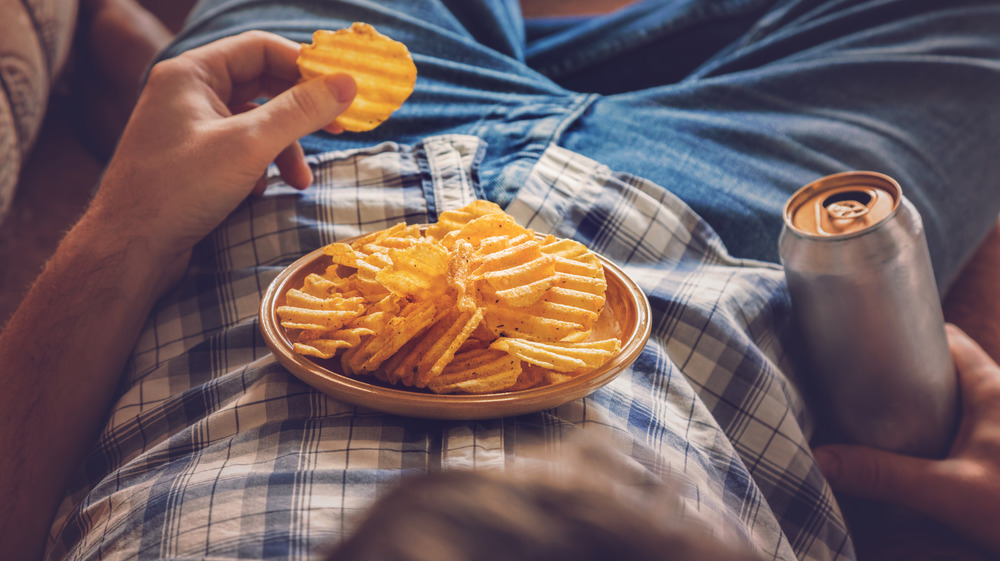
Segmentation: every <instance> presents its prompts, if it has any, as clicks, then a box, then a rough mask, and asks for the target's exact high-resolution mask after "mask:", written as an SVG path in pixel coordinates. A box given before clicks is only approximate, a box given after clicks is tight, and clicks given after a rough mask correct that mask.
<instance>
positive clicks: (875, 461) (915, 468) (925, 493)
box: [813, 445, 947, 513]
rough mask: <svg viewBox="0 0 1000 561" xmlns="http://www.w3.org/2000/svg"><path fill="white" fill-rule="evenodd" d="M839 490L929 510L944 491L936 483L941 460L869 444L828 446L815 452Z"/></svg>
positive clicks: (829, 478) (835, 487)
mask: <svg viewBox="0 0 1000 561" xmlns="http://www.w3.org/2000/svg"><path fill="white" fill-rule="evenodd" d="M813 455H814V456H815V458H816V462H817V463H818V464H819V467H820V470H821V471H822V472H823V475H825V476H826V478H827V480H829V482H830V486H831V487H833V489H834V490H836V491H841V492H844V493H847V494H849V495H854V496H856V497H861V498H864V499H871V500H875V501H881V502H886V503H891V504H895V505H900V506H906V507H909V508H913V509H915V510H918V511H921V512H924V513H927V512H929V511H933V510H934V509H935V508H936V502H937V501H938V499H939V498H940V496H941V494H942V492H944V493H947V491H946V490H944V489H941V487H940V486H939V485H935V483H937V481H934V480H935V479H936V477H935V476H936V474H937V472H936V470H935V469H934V468H935V465H936V464H937V461H935V460H928V459H924V458H915V457H912V456H903V455H900V454H896V453H893V452H887V451H884V450H878V449H875V448H868V447H865V446H848V445H827V446H820V447H818V448H816V450H814V451H813Z"/></svg>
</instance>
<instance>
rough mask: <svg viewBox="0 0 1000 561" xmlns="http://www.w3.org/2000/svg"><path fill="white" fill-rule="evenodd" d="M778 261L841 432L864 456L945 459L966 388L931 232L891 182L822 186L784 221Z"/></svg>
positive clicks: (800, 195) (859, 180)
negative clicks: (878, 451)
mask: <svg viewBox="0 0 1000 561" xmlns="http://www.w3.org/2000/svg"><path fill="white" fill-rule="evenodd" d="M784 219H785V225H784V228H783V229H782V233H781V237H780V241H779V250H780V254H781V262H782V266H783V267H784V269H785V276H786V278H787V281H788V288H789V291H790V293H791V298H792V308H793V310H794V311H795V317H796V320H797V322H798V328H799V331H800V333H801V334H802V336H803V342H804V344H805V350H806V351H807V353H806V354H807V355H808V359H809V367H810V368H808V369H807V370H806V372H807V377H809V378H810V379H812V380H813V381H814V382H815V386H816V388H817V389H818V390H819V392H821V394H820V395H821V399H822V400H823V401H825V403H824V405H825V406H826V408H827V412H828V414H829V417H830V420H831V421H832V422H833V425H834V430H835V431H836V432H839V433H840V435H839V436H840V438H842V439H846V440H847V441H851V442H854V443H857V444H864V445H868V446H874V447H877V448H882V449H886V450H892V451H895V452H901V453H907V454H915V455H921V456H940V455H942V454H944V453H945V452H947V449H948V446H949V444H950V441H951V439H952V437H953V434H954V431H955V427H956V423H957V419H958V384H957V379H956V374H955V367H954V363H953V361H952V359H951V354H950V352H949V349H948V344H947V340H946V337H945V331H944V316H943V314H942V311H941V300H940V295H939V294H938V290H937V285H936V282H935V280H934V272H933V269H932V268H931V259H930V253H929V251H928V249H927V239H926V236H925V234H924V228H923V222H922V221H921V219H920V215H919V213H918V212H917V210H916V208H914V206H913V205H912V204H911V203H910V202H909V201H908V200H906V198H905V197H903V192H902V189H901V188H900V186H899V184H898V183H897V182H896V181H895V180H893V179H892V178H890V177H888V176H886V175H883V174H880V173H874V172H865V171H852V172H845V173H838V174H835V175H830V176H827V177H824V178H821V179H818V180H816V181H814V182H812V183H810V184H808V185H806V186H805V187H803V188H802V189H800V190H799V191H798V192H796V193H795V194H794V195H792V197H791V198H790V199H789V200H788V202H787V203H786V205H785V211H784Z"/></svg>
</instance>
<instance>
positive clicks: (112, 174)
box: [88, 32, 356, 284]
mask: <svg viewBox="0 0 1000 561" xmlns="http://www.w3.org/2000/svg"><path fill="white" fill-rule="evenodd" d="M298 55H299V45H298V44H297V43H295V42H292V41H289V40H286V39H283V38H281V37H279V36H277V35H272V34H269V33H263V32H248V33H244V34H241V35H238V36H235V37H230V38H226V39H222V40H220V41H217V42H214V43H212V44H209V45H206V46H204V47H201V48H198V49H194V50H191V51H188V52H187V53H185V54H183V55H180V56H178V57H177V58H174V59H170V60H166V61H164V62H161V63H159V64H157V65H156V66H154V67H153V69H152V71H151V72H150V75H149V80H148V82H147V84H146V87H145V89H144V91H143V92H142V95H141V96H140V98H139V101H138V103H137V105H136V108H135V112H134V113H133V115H132V117H131V119H130V121H129V123H128V125H127V126H126V128H125V131H124V133H123V135H122V138H121V141H120V144H119V146H118V148H117V150H116V152H115V155H114V157H113V158H112V160H111V162H110V164H109V165H108V169H107V172H106V174H105V176H104V179H103V180H102V184H101V187H100V189H99V191H98V193H97V195H96V197H95V199H94V203H93V205H92V207H91V209H90V210H89V211H88V213H90V214H92V215H94V216H95V218H97V219H99V220H100V221H101V223H102V224H104V225H105V227H106V228H105V230H106V231H107V232H108V233H109V235H112V236H128V237H129V238H131V239H135V240H136V241H137V242H139V243H140V244H141V245H142V246H143V248H144V250H145V251H148V252H150V255H151V257H152V258H153V259H154V262H156V263H158V265H160V266H163V267H164V268H165V271H164V272H165V276H166V278H167V279H168V281H169V280H172V279H176V278H178V277H179V275H180V274H181V273H182V272H183V270H184V268H185V267H186V266H187V262H188V259H189V256H190V251H191V248H192V247H193V246H194V244H196V243H197V242H198V241H199V240H201V239H202V238H203V237H204V236H205V235H207V234H208V233H209V232H210V231H211V230H212V229H214V228H215V227H216V226H217V225H218V224H219V223H220V222H221V221H222V220H223V219H224V218H225V217H226V216H227V215H229V213H231V212H232V211H233V210H234V209H235V208H236V206H237V205H239V204H240V202H241V201H243V200H244V199H245V198H246V197H247V195H249V194H250V193H251V192H257V193H259V192H260V191H263V187H264V183H263V176H264V173H265V172H266V170H267V167H268V165H270V164H271V163H272V162H274V163H276V164H277V166H278V169H279V171H280V172H281V176H282V178H283V179H284V180H285V181H286V182H287V183H288V184H289V185H292V186H294V187H297V188H305V187H307V186H308V185H309V184H310V183H312V179H313V178H312V173H311V171H310V169H309V167H308V165H306V163H305V160H304V156H303V153H302V149H301V147H300V146H299V145H298V139H299V138H300V137H302V136H304V135H306V134H309V133H311V132H314V131H316V130H318V129H320V128H324V127H329V126H330V125H331V123H332V122H333V120H334V119H335V118H336V117H337V116H338V115H340V114H341V113H342V112H343V111H344V110H345V109H347V107H348V106H349V105H350V104H351V101H352V100H353V98H354V95H355V90H356V87H355V83H354V80H353V79H352V78H351V77H349V76H347V75H344V74H337V75H333V76H321V77H316V78H314V79H311V80H308V81H303V82H301V83H298V82H299V77H300V75H299V69H298V67H297V65H296V62H295V61H296V58H297V57H298ZM261 96H264V97H270V98H271V100H270V101H269V102H267V103H265V104H264V105H262V106H260V107H253V106H250V105H248V103H249V102H250V101H251V100H253V99H256V98H258V97H261ZM328 130H330V129H329V128H328ZM333 130H338V128H337V127H334V128H333ZM166 284H169V282H168V283H166Z"/></svg>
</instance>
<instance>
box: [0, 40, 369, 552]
mask: <svg viewBox="0 0 1000 561" xmlns="http://www.w3.org/2000/svg"><path fill="white" fill-rule="evenodd" d="M297 53H298V47H297V45H296V44H295V43H293V42H291V41H286V40H284V39H281V38H280V37H277V36H275V35H269V34H265V33H256V32H251V33H245V34H243V35H240V36H238V37H233V38H230V39H223V40H221V41H218V42H216V43H213V44H211V45H208V46H205V47H202V48H200V49H197V50H194V51H191V52H189V53H187V54H184V55H181V56H180V57H177V58H176V59H173V60H169V61H166V62H162V63H160V64H158V65H157V66H156V67H155V68H154V69H153V71H152V72H151V74H150V77H149V81H148V82H147V84H146V87H145V89H144V91H143V93H142V94H141V95H140V97H139V102H138V104H137V105H136V108H135V112H134V113H133V115H132V117H131V119H130V121H129V124H128V125H127V126H126V128H125V132H124V133H123V135H122V138H121V141H120V143H119V146H118V149H117V151H116V153H115V155H114V156H113V157H112V159H111V163H110V164H109V165H108V169H107V172H106V174H105V176H104V178H103V180H102V182H101V186H100V188H99V189H98V192H97V194H96V196H95V198H94V201H93V203H92V204H91V206H90V208H88V210H87V212H86V213H84V215H83V217H82V218H81V219H80V221H79V222H78V223H77V224H76V225H75V226H74V227H73V229H72V230H71V231H70V232H69V234H67V236H66V238H65V239H63V241H62V243H60V245H59V247H58V249H57V250H56V252H55V254H54V255H53V257H52V259H51V260H50V261H49V263H48V264H47V265H46V267H45V271H43V272H42V274H41V276H39V278H38V280H37V281H35V284H34V286H33V287H32V288H31V290H30V291H29V292H28V295H27V297H26V298H25V299H24V302H22V304H21V306H20V307H19V308H18V309H17V311H16V312H15V313H14V315H13V317H12V318H11V320H10V322H9V323H8V325H7V326H6V327H5V328H4V330H3V332H2V333H0V364H2V365H3V367H2V368H0V388H2V389H0V450H2V451H3V453H2V454H0V552H2V554H0V556H2V557H3V558H4V559H11V560H22V559H24V560H28V559H38V558H39V557H40V556H41V552H42V549H43V546H44V538H45V533H46V531H47V530H48V528H49V526H50V525H51V524H52V517H53V515H54V513H55V511H56V508H57V506H58V504H59V501H60V500H61V498H62V496H63V493H64V488H65V486H66V482H67V481H68V480H69V477H70V475H71V474H72V473H73V472H74V471H75V470H76V469H77V468H78V466H79V465H80V461H81V459H82V457H83V455H84V454H85V453H86V451H87V450H88V449H89V448H90V447H91V445H92V443H93V442H94V439H95V438H96V436H97V433H98V432H99V430H100V428H101V424H102V423H103V422H104V420H105V419H106V417H107V412H108V409H109V408H110V407H111V399H112V396H113V394H114V390H115V387H116V385H117V383H118V379H119V378H120V376H121V372H122V368H123V367H124V365H125V361H126V359H127V357H128V353H129V350H130V349H131V348H132V347H133V345H135V341H136V337H137V334H138V333H139V331H140V330H141V328H142V325H143V323H144V322H145V320H146V317H147V315H148V314H149V311H150V310H151V309H152V307H153V304H154V303H155V301H156V299H157V298H159V296H160V295H161V294H162V293H163V291H164V290H166V289H167V288H168V287H169V286H170V285H172V284H173V283H174V282H175V281H176V280H177V278H178V277H179V276H180V275H181V274H182V273H183V271H184V269H185V268H186V266H187V264H188V260H189V259H190V255H191V248H192V247H193V246H194V244H196V243H197V242H198V241H199V240H201V239H202V238H203V237H204V236H205V235H206V234H208V233H209V232H210V231H211V230H212V229H213V228H215V227H216V226H218V224H219V223H220V222H221V221H222V220H223V219H224V218H225V217H226V216H227V215H229V213H231V212H232V211H233V209H235V208H236V206H237V205H239V204H240V202H241V201H242V200H244V199H245V198H246V197H247V195H249V194H250V193H251V192H253V191H254V190H255V186H256V189H257V190H263V187H262V185H263V184H262V183H261V181H260V179H261V177H262V176H263V174H264V173H265V171H266V169H267V166H268V165H269V164H270V163H271V162H272V161H275V162H276V163H277V165H278V168H279V169H280V171H281V173H282V176H283V177H284V178H285V180H286V181H287V182H288V183H290V184H291V185H294V186H296V187H301V188H304V187H306V186H307V185H309V184H310V183H311V182H312V174H311V172H310V170H309V168H308V166H307V165H306V164H305V160H304V159H303V156H302V150H301V148H300V147H299V146H298V143H297V140H298V138H299V137H301V136H303V135H305V134H308V133H310V132H313V131H315V130H318V129H320V128H324V127H326V128H327V130H331V126H330V123H331V122H332V121H333V119H334V118H335V117H336V116H337V115H339V114H340V113H341V112H342V111H343V110H344V109H346V108H347V106H348V105H349V104H350V102H351V100H352V99H353V97H354V92H355V84H354V81H353V80H352V79H351V78H350V77H347V76H343V75H341V76H334V77H331V78H317V79H314V80H310V81H308V82H304V83H301V84H296V79H297V76H298V70H297V68H296V66H295V58H296V56H297ZM261 96H273V99H272V100H271V101H270V102H268V103H266V104H264V105H262V106H260V107H252V106H248V102H249V101H250V100H252V99H255V98H257V97H261ZM332 132H339V131H337V130H336V128H332Z"/></svg>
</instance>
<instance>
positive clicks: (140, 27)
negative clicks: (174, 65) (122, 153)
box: [74, 0, 173, 160]
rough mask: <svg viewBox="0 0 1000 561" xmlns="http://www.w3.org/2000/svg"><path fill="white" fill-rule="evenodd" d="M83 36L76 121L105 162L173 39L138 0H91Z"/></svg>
mask: <svg viewBox="0 0 1000 561" xmlns="http://www.w3.org/2000/svg"><path fill="white" fill-rule="evenodd" d="M80 35H81V37H82V41H83V45H84V46H85V52H86V53H87V55H88V56H86V57H84V58H82V59H80V60H79V61H78V67H77V68H76V69H75V76H74V80H75V83H74V89H75V91H74V96H75V97H76V98H77V100H78V102H79V104H80V105H81V107H80V112H79V117H78V119H79V121H80V125H81V126H80V128H81V129H82V135H83V136H84V137H86V138H87V139H88V141H89V142H88V143H89V145H90V148H91V150H92V151H94V153H95V155H97V156H98V157H99V158H100V159H102V160H106V159H107V158H109V157H110V155H111V152H112V151H113V150H114V147H115V144H116V143H117V142H118V137H119V136H120V135H121V132H122V129H124V128H125V123H126V122H128V117H129V115H130V114H131V113H132V107H133V106H134V105H135V101H136V99H137V98H138V95H139V89H140V87H141V85H142V80H143V77H144V76H145V74H146V71H147V70H148V68H149V66H150V65H151V64H152V62H153V60H154V59H155V58H156V55H157V54H158V53H159V52H160V51H161V50H163V48H164V47H166V46H167V44H168V43H169V42H170V39H171V38H172V37H173V33H172V32H171V31H170V30H168V29H167V28H166V27H165V26H164V25H163V23H161V22H160V20H159V19H157V18H156V17H155V16H153V14H151V13H150V12H148V11H147V10H146V9H145V8H143V7H142V6H141V5H139V4H138V3H136V1H135V0H91V1H88V2H83V3H82V4H81V17H80Z"/></svg>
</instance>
